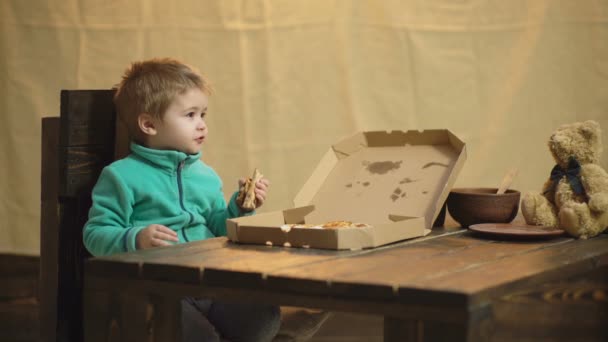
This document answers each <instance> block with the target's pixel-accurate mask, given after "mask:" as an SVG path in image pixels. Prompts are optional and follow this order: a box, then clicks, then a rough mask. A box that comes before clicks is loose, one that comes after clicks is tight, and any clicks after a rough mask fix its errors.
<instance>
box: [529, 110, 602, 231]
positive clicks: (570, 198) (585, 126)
mask: <svg viewBox="0 0 608 342" xmlns="http://www.w3.org/2000/svg"><path fill="white" fill-rule="evenodd" d="M549 150H550V151H551V154H552V155H553V159H554V160H555V162H556V163H557V165H555V167H554V168H553V169H552V170H551V175H550V177H549V179H548V180H547V181H546V182H545V184H544V186H543V190H542V193H539V192H529V193H527V194H526V195H525V196H524V198H523V199H522V202H521V210H522V213H523V215H524V218H525V220H526V223H528V224H531V225H540V226H551V227H555V228H561V229H563V230H565V231H566V232H567V233H568V234H570V235H572V236H574V237H579V238H582V239H586V238H590V237H593V236H596V235H598V234H600V233H602V232H603V231H604V230H605V229H606V228H607V227H608V173H606V171H605V170H604V169H603V168H602V167H601V166H600V165H599V159H600V156H601V154H602V137H601V129H600V125H599V124H598V123H597V122H595V121H593V120H588V121H584V122H576V123H572V124H567V125H562V126H560V127H559V128H558V129H557V130H556V131H555V132H554V133H553V134H552V135H551V137H550V138H549Z"/></svg>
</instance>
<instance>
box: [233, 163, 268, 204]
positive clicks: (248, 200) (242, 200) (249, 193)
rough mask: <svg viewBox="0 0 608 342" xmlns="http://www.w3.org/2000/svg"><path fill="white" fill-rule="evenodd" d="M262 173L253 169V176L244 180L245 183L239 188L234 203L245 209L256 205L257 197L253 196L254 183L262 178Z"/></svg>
mask: <svg viewBox="0 0 608 342" xmlns="http://www.w3.org/2000/svg"><path fill="white" fill-rule="evenodd" d="M263 177H264V175H262V174H261V173H260V172H259V171H258V169H257V168H256V169H255V170H253V176H252V177H251V178H247V179H246V180H245V184H244V185H243V187H242V188H241V190H240V192H239V194H238V196H237V197H236V203H237V204H238V205H239V206H240V207H241V208H243V209H245V210H249V211H251V210H253V209H255V208H256V207H257V199H256V198H255V183H257V182H258V181H259V180H260V179H262V178H263Z"/></svg>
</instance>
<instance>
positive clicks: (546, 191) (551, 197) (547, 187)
mask: <svg viewBox="0 0 608 342" xmlns="http://www.w3.org/2000/svg"><path fill="white" fill-rule="evenodd" d="M541 194H542V195H543V196H544V197H545V198H547V200H548V201H549V202H551V203H553V204H555V186H554V184H553V182H552V181H551V179H547V181H546V182H545V184H544V185H543V190H542V191H541Z"/></svg>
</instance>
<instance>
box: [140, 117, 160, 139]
mask: <svg viewBox="0 0 608 342" xmlns="http://www.w3.org/2000/svg"><path fill="white" fill-rule="evenodd" d="M137 126H139V129H140V130H141V131H142V132H144V133H145V134H147V135H156V121H155V120H154V118H153V117H152V115H150V114H148V113H142V114H139V116H138V117H137Z"/></svg>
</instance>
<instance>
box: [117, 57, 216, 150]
mask: <svg viewBox="0 0 608 342" xmlns="http://www.w3.org/2000/svg"><path fill="white" fill-rule="evenodd" d="M192 88H199V89H200V90H201V91H203V92H204V93H206V94H210V93H211V86H210V84H209V82H208V81H207V80H206V79H205V78H204V77H203V76H202V75H201V74H199V73H198V71H197V70H195V69H194V68H192V67H190V66H188V65H186V64H184V63H182V62H180V61H178V60H175V59H172V58H154V59H150V60H145V61H140V62H133V63H132V64H131V65H130V66H129V68H127V70H126V71H125V73H124V74H123V77H122V80H121V82H120V83H119V84H118V86H117V89H116V93H115V94H114V104H115V105H116V111H117V113H118V117H119V118H120V119H121V120H122V121H123V122H124V123H125V125H126V126H127V129H128V130H129V135H130V136H131V138H132V139H134V140H135V141H138V142H141V140H143V133H142V132H141V131H140V129H139V126H138V123H137V120H138V117H139V115H140V114H143V113H146V114H149V115H151V116H153V117H156V118H158V119H161V120H162V118H163V114H164V113H165V111H166V110H167V108H168V107H169V105H170V104H171V102H172V101H173V99H174V98H175V96H176V95H178V94H183V93H184V92H186V91H187V90H188V89H192Z"/></svg>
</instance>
